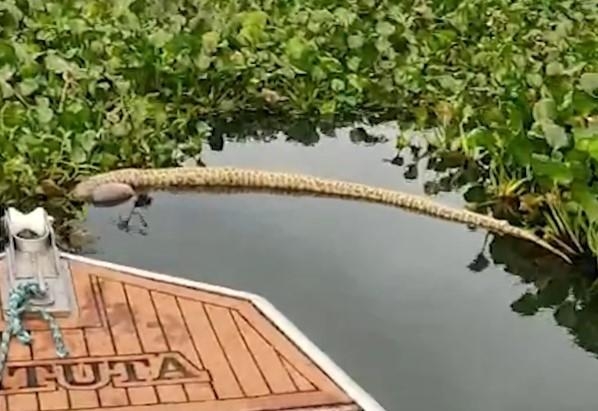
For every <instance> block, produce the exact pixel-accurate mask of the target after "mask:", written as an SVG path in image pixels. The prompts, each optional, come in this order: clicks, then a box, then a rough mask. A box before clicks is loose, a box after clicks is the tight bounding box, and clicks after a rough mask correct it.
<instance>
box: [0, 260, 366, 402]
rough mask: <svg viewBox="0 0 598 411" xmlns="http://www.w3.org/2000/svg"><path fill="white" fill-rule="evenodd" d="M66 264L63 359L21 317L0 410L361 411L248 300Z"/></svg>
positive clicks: (42, 331)
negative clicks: (69, 304) (24, 336)
mask: <svg viewBox="0 0 598 411" xmlns="http://www.w3.org/2000/svg"><path fill="white" fill-rule="evenodd" d="M69 264H70V268H71V270H72V275H73V281H74V286H75V294H76V298H77V304H78V309H77V310H76V311H75V312H74V313H73V314H72V315H70V316H69V317H66V318H60V319H59V323H60V325H61V328H62V330H63V333H64V336H65V340H66V344H67V347H68V349H69V350H70V356H69V357H67V358H65V359H59V358H57V357H56V354H55V352H54V345H53V342H52V340H51V337H50V333H49V331H48V327H47V324H46V323H44V322H42V321H39V320H36V319H30V320H27V321H26V327H27V328H28V329H29V330H32V336H33V343H32V345H31V346H30V347H27V346H23V345H21V344H20V343H19V342H18V341H16V340H15V339H13V341H12V342H11V346H10V352H9V356H8V360H9V361H8V364H7V368H6V369H5V372H4V375H3V376H2V386H1V387H0V411H46V410H87V411H100V410H111V411H158V410H160V411H191V410H193V411H204V410H205V411H283V410H288V411H291V410H293V411H359V410H360V409H361V408H360V407H358V406H357V405H356V404H355V402H354V401H353V400H352V399H351V398H349V396H348V395H347V394H346V393H345V392H343V391H342V390H341V389H340V388H339V387H338V386H337V384H335V382H334V381H332V380H331V379H330V378H329V377H328V376H327V375H326V374H325V373H324V372H323V371H322V370H321V369H320V368H319V367H318V366H317V365H316V364H315V363H314V362H313V361H311V360H310V358H308V356H307V355H306V354H305V353H303V352H302V351H301V350H300V349H299V348H298V347H297V346H296V345H295V344H294V343H293V342H292V341H290V340H289V338H288V337H287V336H285V335H284V334H283V333H282V332H281V331H280V330H279V329H278V328H277V327H276V326H275V325H274V324H273V323H272V322H271V321H270V320H269V319H268V318H266V317H265V316H264V314H263V313H262V312H261V311H259V310H258V309H257V308H256V307H255V306H254V305H253V304H252V303H251V302H250V301H247V300H243V299H237V298H233V297H230V296H227V295H223V294H218V293H214V292H208V291H202V290H197V289H192V288H188V287H184V286H179V285H173V284H169V283H166V282H162V281H157V280H150V279H146V278H141V277H138V276H134V275H131V274H127V273H123V272H118V271H114V270H111V269H107V268H103V267H99V266H95V265H90V264H86V263H83V262H79V261H69ZM0 269H1V270H2V274H3V269H4V266H3V265H1V264H0ZM0 327H2V329H4V318H2V321H1V322H0Z"/></svg>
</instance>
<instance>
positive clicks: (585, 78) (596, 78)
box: [579, 73, 598, 94]
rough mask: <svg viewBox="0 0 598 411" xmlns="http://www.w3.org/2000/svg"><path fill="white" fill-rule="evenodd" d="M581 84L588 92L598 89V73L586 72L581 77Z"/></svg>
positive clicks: (591, 92)
mask: <svg viewBox="0 0 598 411" xmlns="http://www.w3.org/2000/svg"><path fill="white" fill-rule="evenodd" d="M579 86H580V87H581V89H582V90H583V91H585V92H586V93H588V94H593V93H594V91H596V90H598V73H584V74H582V75H581V77H580V78H579Z"/></svg>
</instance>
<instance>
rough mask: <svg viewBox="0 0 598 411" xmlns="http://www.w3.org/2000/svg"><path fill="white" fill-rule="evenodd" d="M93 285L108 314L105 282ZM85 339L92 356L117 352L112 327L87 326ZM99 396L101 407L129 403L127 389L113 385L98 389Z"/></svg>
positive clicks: (111, 308) (105, 312)
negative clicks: (104, 296)
mask: <svg viewBox="0 0 598 411" xmlns="http://www.w3.org/2000/svg"><path fill="white" fill-rule="evenodd" d="M93 285H94V287H93V289H94V292H95V293H96V296H97V300H98V302H99V303H100V306H101V309H102V311H103V314H104V316H107V311H108V307H106V305H107V302H106V301H105V300H104V298H103V294H104V293H103V291H104V290H103V289H102V285H104V284H102V285H100V281H99V280H96V281H94V284H93ZM114 310H115V308H114V307H110V311H111V312H112V313H114ZM121 339H122V338H121ZM85 340H86V342H87V349H88V351H89V355H90V356H91V357H94V356H105V355H114V354H115V351H116V350H115V342H114V340H113V338H112V335H111V331H110V329H107V328H87V329H85ZM98 397H99V400H100V406H101V407H118V406H122V405H128V404H129V399H128V396H127V391H126V390H125V389H124V388H115V387H112V386H106V387H102V388H100V389H99V390H98Z"/></svg>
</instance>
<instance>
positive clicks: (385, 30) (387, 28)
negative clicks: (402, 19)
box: [376, 21, 395, 37]
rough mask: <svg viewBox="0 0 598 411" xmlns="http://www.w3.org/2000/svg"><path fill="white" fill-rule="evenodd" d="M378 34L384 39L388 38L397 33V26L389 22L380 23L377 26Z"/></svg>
mask: <svg viewBox="0 0 598 411" xmlns="http://www.w3.org/2000/svg"><path fill="white" fill-rule="evenodd" d="M376 32H377V33H378V34H379V35H381V36H382V37H388V36H390V35H391V34H393V33H394V32H395V26H394V25H392V24H391V23H389V22H387V21H380V22H378V24H376Z"/></svg>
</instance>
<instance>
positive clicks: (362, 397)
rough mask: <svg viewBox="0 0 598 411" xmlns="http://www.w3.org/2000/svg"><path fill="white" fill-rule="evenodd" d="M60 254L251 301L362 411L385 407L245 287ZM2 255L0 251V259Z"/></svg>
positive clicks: (265, 300) (128, 272)
mask: <svg viewBox="0 0 598 411" xmlns="http://www.w3.org/2000/svg"><path fill="white" fill-rule="evenodd" d="M60 253H61V255H62V256H63V257H65V258H67V259H69V260H73V261H79V262H81V263H84V264H90V265H96V266H99V267H103V268H106V269H111V270H115V271H122V272H124V273H127V274H131V275H134V276H138V277H142V278H146V279H150V280H156V281H162V282H168V283H170V284H174V285H178V286H183V287H189V288H194V289H197V290H203V291H208V292H214V293H220V294H224V295H227V296H230V297H236V298H242V299H245V300H248V301H249V302H251V303H252V304H254V305H255V306H256V307H257V308H258V309H259V310H261V311H262V312H263V313H264V314H266V315H267V317H268V319H270V320H271V321H272V322H273V323H274V324H275V325H276V326H277V327H279V328H280V329H281V330H282V331H283V332H284V333H285V334H286V335H287V336H288V337H289V338H290V339H291V340H292V341H293V343H295V344H296V345H297V346H298V347H299V348H300V349H301V350H303V351H304V352H305V353H306V354H307V355H308V356H309V358H310V359H311V360H313V361H314V362H315V363H316V364H317V365H318V366H319V367H320V368H321V369H322V370H323V371H324V372H325V373H326V374H328V375H329V376H330V377H332V379H333V380H334V382H335V383H336V384H338V385H339V386H340V387H341V388H342V389H343V390H344V391H345V392H346V393H347V394H348V395H349V396H350V397H351V398H353V399H354V400H355V401H356V402H357V405H358V406H360V407H361V408H363V410H364V411H386V409H385V408H383V407H382V405H380V404H379V403H378V402H377V401H376V400H375V399H374V398H373V397H372V396H371V395H370V394H369V393H367V392H366V391H365V390H364V389H363V388H361V386H359V384H357V382H355V381H354V380H353V379H352V378H351V377H349V375H348V374H347V373H345V371H343V370H342V369H341V368H340V367H339V366H338V365H337V364H336V363H335V362H334V361H333V360H332V359H331V358H330V357H329V356H328V355H327V354H326V353H324V352H323V351H322V350H320V348H318V346H317V345H315V344H314V343H313V342H312V341H311V340H310V339H309V338H308V337H307V336H306V335H305V334H303V332H301V330H300V329H299V328H298V327H297V326H296V325H295V324H294V323H293V322H292V321H291V320H289V319H288V318H287V317H286V316H285V315H284V314H283V313H282V312H281V311H279V310H278V309H277V308H276V307H275V306H274V305H273V304H272V303H270V301H268V300H267V299H266V298H264V297H262V296H260V295H258V294H254V293H251V292H248V291H240V290H236V289H232V288H228V287H224V286H219V285H214V284H209V283H204V282H201V281H195V280H190V279H187V278H181V277H175V276H173V275H168V274H162V273H158V272H153V271H149V270H145V269H141V268H135V267H130V266H126V265H122V264H117V263H112V262H109V261H104V260H99V259H95V258H90V257H85V256H81V255H76V254H71V253H68V252H65V251H60ZM4 256H5V253H4V252H1V253H0V260H1V259H3V258H4Z"/></svg>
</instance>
